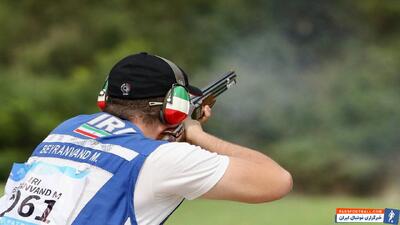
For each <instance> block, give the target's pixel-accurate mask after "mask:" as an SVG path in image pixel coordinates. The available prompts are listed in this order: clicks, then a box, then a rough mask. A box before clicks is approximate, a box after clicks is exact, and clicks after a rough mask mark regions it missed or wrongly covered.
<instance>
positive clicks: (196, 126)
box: [183, 105, 211, 143]
mask: <svg viewBox="0 0 400 225" xmlns="http://www.w3.org/2000/svg"><path fill="white" fill-rule="evenodd" d="M202 111H203V116H202V117H201V118H200V119H199V120H193V119H192V118H190V117H188V118H187V119H186V120H185V121H184V122H183V125H184V129H185V132H184V135H183V136H184V137H183V140H184V141H187V142H189V143H192V141H193V140H194V139H195V138H196V135H199V134H201V133H203V128H202V124H204V123H206V122H207V121H208V119H209V118H210V117H211V108H210V106H208V105H206V106H203V108H202Z"/></svg>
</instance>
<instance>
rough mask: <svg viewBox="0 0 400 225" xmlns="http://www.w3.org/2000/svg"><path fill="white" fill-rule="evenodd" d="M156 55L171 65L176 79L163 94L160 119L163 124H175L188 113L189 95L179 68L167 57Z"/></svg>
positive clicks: (182, 119)
mask: <svg viewBox="0 0 400 225" xmlns="http://www.w3.org/2000/svg"><path fill="white" fill-rule="evenodd" d="M157 57H158V58H160V59H162V60H164V61H165V62H166V63H167V64H168V65H169V66H170V67H171V69H172V71H173V72H174V75H175V79H176V83H175V84H173V85H172V87H171V89H170V90H169V91H168V93H167V95H166V96H165V99H164V103H163V106H162V108H161V111H160V120H161V122H163V123H165V124H170V125H176V124H179V123H181V122H183V121H184V120H185V119H186V118H187V117H188V115H189V110H190V95H189V92H188V91H187V89H186V88H185V86H186V82H185V78H184V76H183V74H182V71H181V69H179V68H178V66H176V65H175V64H174V63H173V62H171V61H169V60H168V59H165V58H163V57H160V56H157Z"/></svg>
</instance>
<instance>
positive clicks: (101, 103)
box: [97, 77, 108, 111]
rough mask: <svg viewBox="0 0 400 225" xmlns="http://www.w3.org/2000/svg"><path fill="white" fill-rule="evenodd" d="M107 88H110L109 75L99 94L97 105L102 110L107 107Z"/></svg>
mask: <svg viewBox="0 0 400 225" xmlns="http://www.w3.org/2000/svg"><path fill="white" fill-rule="evenodd" d="M107 88H108V77H107V79H106V81H105V82H104V84H103V87H102V88H101V91H100V93H99V95H98V96H97V106H98V107H99V109H100V110H101V111H103V110H104V109H105V108H106V105H107V98H108V96H107Z"/></svg>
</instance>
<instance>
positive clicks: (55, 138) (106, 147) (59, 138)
mask: <svg viewBox="0 0 400 225" xmlns="http://www.w3.org/2000/svg"><path fill="white" fill-rule="evenodd" d="M43 142H46V143H52V142H61V143H68V144H74V145H78V146H81V147H84V148H92V149H95V150H98V151H102V152H108V153H111V154H114V155H117V156H119V157H121V158H124V159H126V160H128V161H131V160H132V159H134V158H135V157H136V156H137V155H138V154H139V153H137V152H135V151H133V150H130V149H128V148H124V147H122V146H120V145H113V144H102V143H100V142H98V141H96V140H93V139H81V138H77V137H74V136H71V135H63V134H50V135H49V136H47V137H46V139H44V141H43Z"/></svg>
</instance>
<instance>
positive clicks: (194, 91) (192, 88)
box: [187, 85, 203, 96]
mask: <svg viewBox="0 0 400 225" xmlns="http://www.w3.org/2000/svg"><path fill="white" fill-rule="evenodd" d="M187 89H188V91H189V93H190V94H192V95H196V96H201V95H203V92H202V91H201V90H200V88H197V87H195V86H192V85H188V86H187Z"/></svg>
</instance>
